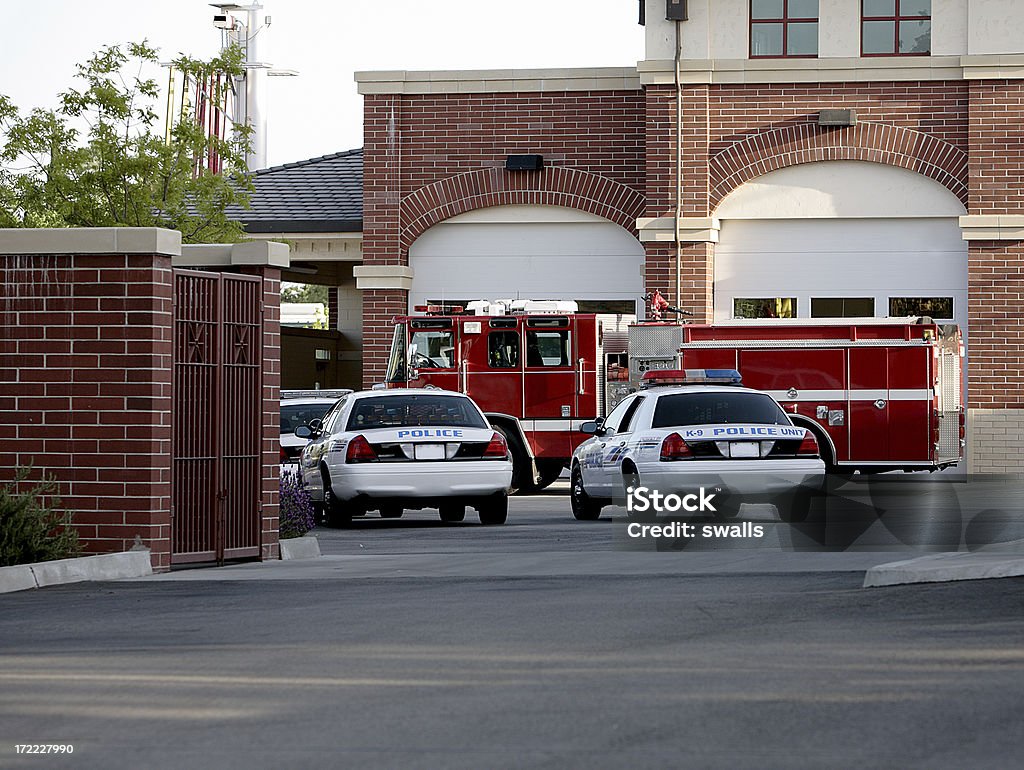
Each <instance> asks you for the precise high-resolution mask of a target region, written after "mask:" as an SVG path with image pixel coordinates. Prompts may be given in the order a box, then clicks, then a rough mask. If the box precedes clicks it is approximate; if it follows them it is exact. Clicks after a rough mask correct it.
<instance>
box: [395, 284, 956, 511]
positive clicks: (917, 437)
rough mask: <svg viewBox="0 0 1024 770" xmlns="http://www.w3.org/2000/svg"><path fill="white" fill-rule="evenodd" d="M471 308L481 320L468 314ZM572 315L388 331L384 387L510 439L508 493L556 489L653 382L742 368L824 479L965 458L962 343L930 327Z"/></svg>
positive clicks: (519, 315) (437, 317)
mask: <svg viewBox="0 0 1024 770" xmlns="http://www.w3.org/2000/svg"><path fill="white" fill-rule="evenodd" d="M473 305H476V307H472V306H473ZM573 306H574V303H569V305H568V306H567V305H565V304H564V303H562V304H559V303H543V302H540V303H532V304H531V303H529V302H522V303H519V307H518V308H514V307H512V306H511V305H510V304H498V305H489V304H488V303H471V305H470V307H469V310H470V312H475V313H481V312H482V313H485V314H466V309H465V308H462V307H459V308H455V307H448V306H430V307H423V308H417V311H420V310H422V311H423V312H424V314H423V315H414V316H404V317H399V318H396V319H395V332H394V338H393V342H392V348H391V355H390V360H389V365H388V372H387V384H388V387H414V388H415V387H437V388H443V389H446V390H456V391H461V392H463V393H466V394H468V395H469V396H470V397H472V398H473V399H474V400H475V401H476V402H477V403H478V404H479V405H480V408H481V409H483V411H484V412H485V413H486V414H487V416H488V418H489V419H490V420H491V422H492V424H493V425H494V427H495V429H496V430H499V431H500V432H501V433H503V434H504V435H505V437H506V440H507V442H508V444H509V448H510V450H511V452H512V455H513V463H514V468H515V471H514V475H513V487H515V488H517V489H519V490H521V491H528V490H532V489H537V488H542V487H544V486H547V485H548V484H550V483H551V482H552V481H554V480H555V479H556V478H558V476H559V474H560V473H561V471H562V469H563V468H564V467H566V466H567V463H568V461H569V459H570V457H571V456H572V451H573V449H575V448H576V446H577V445H578V444H579V443H580V442H581V441H583V440H584V439H585V438H586V437H585V436H584V434H582V433H580V432H579V426H580V424H581V423H583V422H585V421H587V420H593V419H594V418H596V417H601V416H605V415H607V414H608V413H609V412H610V411H611V409H613V408H614V407H615V405H616V404H617V403H618V402H619V401H620V400H621V399H622V398H623V397H624V396H625V395H626V394H628V393H629V392H631V391H632V390H635V389H636V388H637V387H639V382H640V379H641V378H642V377H643V375H644V373H646V372H647V371H650V370H651V369H678V368H687V369H738V370H739V371H740V373H741V374H742V376H743V384H744V385H746V386H748V387H752V388H756V389H759V390H765V391H768V392H769V393H771V394H772V395H773V396H774V397H775V398H776V400H778V401H779V403H781V404H782V405H783V408H784V409H785V410H786V411H787V412H788V413H789V414H790V415H791V417H792V419H793V421H794V423H796V424H798V425H802V426H804V427H807V428H809V429H811V430H812V431H814V433H815V435H816V436H817V438H818V443H819V445H820V446H821V448H822V455H823V459H824V460H825V462H826V464H827V465H828V466H829V467H830V469H832V470H839V471H842V472H852V471H863V472H878V471H884V470H896V469H900V470H936V469H939V468H943V467H946V466H949V465H954V464H956V463H957V462H958V461H959V460H960V457H961V455H962V446H963V407H962V405H961V399H960V395H961V381H962V379H961V378H962V374H961V368H962V367H961V362H962V356H963V343H962V340H961V338H960V333H959V330H958V329H957V328H956V327H954V326H938V325H936V324H934V323H931V322H930V321H928V319H920V321H917V320H913V319H906V320H904V319H899V320H897V319H886V320H885V321H879V322H871V321H867V322H861V321H858V322H855V323H850V322H849V321H845V322H842V323H823V322H819V321H815V322H813V323H810V322H806V321H802V322H799V323H786V322H779V321H773V322H772V323H770V324H767V323H742V324H735V325H734V324H729V325H721V326H707V325H698V324H680V323H674V322H670V323H662V322H654V323H636V320H635V318H634V317H633V316H630V315H614V314H593V313H577V312H574V307H573Z"/></svg>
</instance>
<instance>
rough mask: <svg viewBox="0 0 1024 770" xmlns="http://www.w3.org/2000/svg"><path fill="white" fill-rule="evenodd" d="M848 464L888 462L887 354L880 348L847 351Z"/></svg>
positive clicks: (884, 349) (886, 351)
mask: <svg viewBox="0 0 1024 770" xmlns="http://www.w3.org/2000/svg"><path fill="white" fill-rule="evenodd" d="M849 356H850V392H849V404H850V419H849V430H850V460H854V461H862V462H880V461H883V460H887V459H888V458H889V430H890V426H889V354H888V350H887V349H886V348H883V347H878V348H851V349H850V351H849Z"/></svg>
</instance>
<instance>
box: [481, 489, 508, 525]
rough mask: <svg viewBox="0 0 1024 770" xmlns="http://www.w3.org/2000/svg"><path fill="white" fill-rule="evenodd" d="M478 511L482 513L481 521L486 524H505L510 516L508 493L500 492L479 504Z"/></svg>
mask: <svg viewBox="0 0 1024 770" xmlns="http://www.w3.org/2000/svg"><path fill="white" fill-rule="evenodd" d="M476 510H477V513H479V514H480V523H481V524H483V525H484V526H488V527H489V526H494V525H495V524H504V523H505V519H507V518H508V495H506V494H505V493H504V492H500V493H498V494H496V495H493V496H492V497H490V498H488V499H487V500H486V501H484V502H482V503H480V505H478V506H477V509H476Z"/></svg>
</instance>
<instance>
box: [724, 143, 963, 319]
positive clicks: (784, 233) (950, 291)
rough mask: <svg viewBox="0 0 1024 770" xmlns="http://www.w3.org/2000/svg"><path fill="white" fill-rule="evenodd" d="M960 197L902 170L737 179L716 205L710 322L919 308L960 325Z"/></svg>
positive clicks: (813, 168) (810, 171)
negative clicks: (767, 311)
mask: <svg viewBox="0 0 1024 770" xmlns="http://www.w3.org/2000/svg"><path fill="white" fill-rule="evenodd" d="M964 213H966V211H965V209H964V207H963V204H961V203H960V201H959V200H958V199H957V198H956V197H955V196H954V195H953V194H952V193H950V192H949V191H948V190H946V189H945V188H944V187H942V186H941V185H939V184H938V183H936V182H934V181H932V180H930V179H928V178H926V177H923V176H921V175H919V174H915V173H913V172H911V171H906V170H904V169H899V168H893V167H890V166H883V165H879V164H874V163H861V162H857V161H833V162H826V163H810V164H805V165H801V166H794V167H792V168H787V169H782V170H780V171H775V172H772V173H771V174H767V175H765V176H763V177H760V178H758V179H755V180H753V181H752V182H750V183H748V184H746V185H743V186H742V187H741V188H739V189H738V190H737V191H735V192H734V193H732V194H731V195H730V196H729V197H728V198H726V200H725V201H724V202H723V203H722V205H721V206H720V207H719V209H718V211H717V212H716V216H718V217H719V218H720V220H721V223H722V224H721V228H722V229H721V232H720V234H719V243H718V245H717V246H716V248H715V320H716V321H718V322H722V321H728V320H730V319H732V318H735V317H744V316H747V317H749V314H750V313H751V312H755V311H757V310H758V309H759V308H760V309H761V310H763V309H764V308H771V307H772V303H774V309H775V310H776V311H777V312H778V313H779V315H787V314H792V315H793V316H794V317H799V318H811V317H816V316H818V317H829V316H835V315H837V314H842V315H871V316H874V317H886V316H889V315H915V314H917V313H915V312H906V310H907V309H908V308H913V307H914V306H915V304H918V305H920V306H923V307H925V308H931V309H932V310H931V311H930V312H926V313H925V314H929V315H932V316H933V317H935V318H936V320H940V319H941V320H952V321H955V322H956V323H957V324H959V325H960V326H961V328H963V329H964V331H965V332H966V330H967V244H966V242H965V241H964V240H963V238H962V237H961V231H960V227H959V224H958V222H957V217H958V216H960V215H962V214H964Z"/></svg>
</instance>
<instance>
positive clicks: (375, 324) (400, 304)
mask: <svg viewBox="0 0 1024 770" xmlns="http://www.w3.org/2000/svg"><path fill="white" fill-rule="evenodd" d="M408 297H409V293H408V292H407V291H405V290H403V289H367V290H364V291H363V387H364V388H369V387H372V386H373V385H375V384H376V383H378V382H384V375H385V374H386V372H387V363H388V353H389V352H390V351H391V338H392V336H393V335H394V326H393V325H392V323H391V321H392V319H393V318H394V317H395V316H396V315H405V314H406V312H407V311H408Z"/></svg>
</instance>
